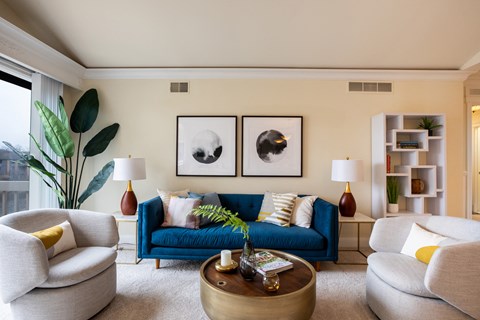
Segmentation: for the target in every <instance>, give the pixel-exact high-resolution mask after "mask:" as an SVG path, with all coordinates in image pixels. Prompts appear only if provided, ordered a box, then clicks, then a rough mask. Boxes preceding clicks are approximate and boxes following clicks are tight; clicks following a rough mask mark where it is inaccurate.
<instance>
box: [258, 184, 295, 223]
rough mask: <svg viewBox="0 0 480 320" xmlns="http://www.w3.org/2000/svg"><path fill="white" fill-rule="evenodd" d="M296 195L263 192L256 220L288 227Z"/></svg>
mask: <svg viewBox="0 0 480 320" xmlns="http://www.w3.org/2000/svg"><path fill="white" fill-rule="evenodd" d="M296 197H297V195H296V194H294V193H275V192H269V191H267V192H265V195H264V197H263V201H262V207H261V208H260V212H259V213H258V219H257V221H261V222H266V223H273V224H276V225H278V226H281V227H289V226H290V218H291V216H292V212H293V206H294V205H295V198H296Z"/></svg>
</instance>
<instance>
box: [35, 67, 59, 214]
mask: <svg viewBox="0 0 480 320" xmlns="http://www.w3.org/2000/svg"><path fill="white" fill-rule="evenodd" d="M61 95H63V84H62V83H60V82H58V81H56V80H53V79H50V78H49V77H47V76H44V75H42V74H39V73H34V74H32V112H31V126H30V132H31V134H32V135H33V136H34V137H35V138H36V139H37V140H38V142H39V143H40V145H41V146H42V149H43V150H44V151H45V152H46V153H47V154H48V155H49V156H50V158H52V159H53V160H55V161H56V162H57V163H59V162H60V161H61V159H59V158H58V157H57V156H56V155H55V153H54V152H53V151H52V150H51V149H50V147H49V146H48V143H47V140H46V139H45V136H44V134H43V128H42V124H41V122H40V118H39V116H38V112H37V110H36V109H35V107H34V106H33V103H34V102H35V101H37V100H38V101H40V102H42V103H43V104H44V105H46V106H47V107H48V108H49V109H50V110H52V111H53V112H54V113H55V114H56V115H59V112H58V97H59V96H61ZM30 152H31V154H32V155H34V156H35V157H36V158H37V159H43V157H42V156H41V155H40V154H39V151H38V149H37V148H36V146H34V145H30ZM42 163H43V165H44V166H45V168H46V169H47V170H48V171H50V172H56V171H55V169H54V167H53V166H52V165H51V164H49V163H48V162H46V161H42ZM57 181H60V175H59V174H58V173H57ZM56 207H58V200H57V197H56V195H55V193H54V192H53V191H52V190H51V189H50V188H48V187H47V185H46V184H45V183H44V182H43V181H42V179H41V178H40V177H39V176H38V175H36V174H33V173H32V174H31V175H30V209H35V208H56Z"/></svg>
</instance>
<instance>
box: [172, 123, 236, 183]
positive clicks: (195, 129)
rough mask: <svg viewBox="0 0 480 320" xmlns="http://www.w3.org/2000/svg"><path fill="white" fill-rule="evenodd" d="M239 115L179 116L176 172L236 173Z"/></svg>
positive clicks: (196, 173)
mask: <svg viewBox="0 0 480 320" xmlns="http://www.w3.org/2000/svg"><path fill="white" fill-rule="evenodd" d="M236 132H237V117H236V116H177V157H176V159H177V172H176V174H177V176H218V177H235V176H236V175H237V161H236V160H237V151H236V150H237V135H236Z"/></svg>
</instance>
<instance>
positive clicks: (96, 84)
mask: <svg viewBox="0 0 480 320" xmlns="http://www.w3.org/2000/svg"><path fill="white" fill-rule="evenodd" d="M190 86H191V92H190V93H188V94H178V93H176V94H171V93H169V81H168V80H88V81H85V89H88V88H96V89H97V90H98V91H99V97H100V114H99V118H98V120H97V123H96V124H95V126H94V128H93V130H92V133H90V134H89V136H92V135H93V133H96V132H98V131H99V130H100V129H101V128H103V127H104V126H106V125H108V124H111V123H113V122H118V123H120V130H119V132H118V135H117V137H116V138H115V140H114V141H113V142H112V144H111V145H110V146H109V148H108V149H107V151H106V152H105V153H104V154H101V155H99V156H97V157H95V158H93V159H90V160H89V161H88V162H87V165H88V166H87V170H86V172H85V174H84V183H85V184H86V183H87V182H88V181H89V180H90V178H91V177H92V176H93V174H94V172H97V171H98V170H100V169H101V167H102V166H103V165H104V164H105V163H106V162H108V161H110V160H111V159H112V158H114V157H125V156H127V155H129V154H131V155H132V156H136V157H145V158H146V161H147V180H144V181H134V182H133V187H134V190H135V192H136V194H137V198H138V199H139V202H141V201H145V200H147V199H150V198H152V197H155V196H156V188H161V189H168V190H176V189H181V188H187V187H188V188H190V189H191V190H194V191H198V192H205V191H217V192H224V193H225V192H231V193H263V192H264V191H266V190H271V191H277V192H286V191H295V192H299V193H306V194H318V195H320V196H321V197H322V198H324V199H326V200H328V201H331V202H334V203H337V202H338V200H339V198H340V196H341V194H342V192H343V189H344V184H343V183H339V182H332V181H330V170H331V161H332V159H342V158H345V157H346V156H350V157H351V158H354V159H363V160H364V162H365V177H366V178H365V181H363V182H356V183H352V192H353V194H354V196H355V198H356V200H357V210H358V211H360V212H364V213H366V214H368V215H370V208H371V188H370V187H371V178H370V175H371V170H370V160H371V132H370V119H371V117H372V116H373V115H375V114H378V113H381V112H422V113H428V112H432V113H433V112H435V113H437V112H444V113H445V114H446V116H447V150H448V157H447V172H448V175H447V188H448V189H447V192H448V199H447V202H448V204H447V205H448V214H449V215H452V216H464V212H463V205H464V195H463V186H464V185H465V183H464V181H463V179H464V178H463V176H464V175H463V173H464V164H465V119H464V110H463V105H464V103H463V84H462V82H460V81H458V82H457V81H397V82H394V93H392V94H373V93H349V92H347V81H326V80H243V79H239V80H225V79H221V80H191V81H190ZM69 94H71V95H72V99H73V101H76V100H77V99H78V97H79V93H78V92H70V93H67V95H69ZM177 115H237V116H239V118H238V130H237V137H238V139H237V143H238V147H237V168H238V176H237V177H235V178H233V177H232V178H215V177H205V178H202V177H176V176H175V133H176V116H177ZM242 115H301V116H303V117H304V128H303V133H304V142H303V159H304V160H303V168H304V169H303V178H243V177H241V176H240V175H241V172H240V170H241V158H240V157H241V128H240V127H241V116H242ZM85 141H86V140H85ZM125 187H126V183H124V182H117V181H111V180H110V181H108V182H107V183H106V185H105V186H104V188H103V189H102V190H100V191H99V192H98V193H96V194H94V195H93V196H92V197H91V198H90V199H89V200H87V202H86V203H85V204H84V206H83V208H85V209H92V210H97V211H105V212H112V211H117V210H119V202H120V198H121V196H122V194H123V192H124V189H125Z"/></svg>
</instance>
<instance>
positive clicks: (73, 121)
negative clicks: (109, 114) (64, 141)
mask: <svg viewBox="0 0 480 320" xmlns="http://www.w3.org/2000/svg"><path fill="white" fill-rule="evenodd" d="M98 107H99V102H98V94H97V90H95V89H90V90H88V91H87V92H85V93H84V94H83V95H82V97H81V98H80V100H78V102H77V104H76V105H75V109H73V112H72V116H71V118H70V126H71V127H72V131H73V132H76V133H83V132H86V131H88V130H90V128H91V127H92V126H93V124H94V123H95V120H97V115H98Z"/></svg>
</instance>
